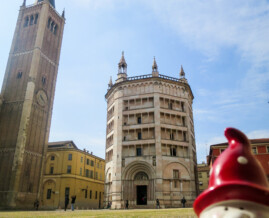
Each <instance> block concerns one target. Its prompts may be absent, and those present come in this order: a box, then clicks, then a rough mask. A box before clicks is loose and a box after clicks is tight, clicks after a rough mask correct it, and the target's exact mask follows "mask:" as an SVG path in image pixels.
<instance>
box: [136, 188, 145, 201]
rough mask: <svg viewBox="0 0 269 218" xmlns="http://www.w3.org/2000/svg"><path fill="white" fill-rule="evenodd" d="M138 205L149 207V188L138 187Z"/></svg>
mask: <svg viewBox="0 0 269 218" xmlns="http://www.w3.org/2000/svg"><path fill="white" fill-rule="evenodd" d="M136 196H137V199H136V202H137V205H147V186H146V185H141V186H136Z"/></svg>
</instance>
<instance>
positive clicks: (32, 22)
mask: <svg viewBox="0 0 269 218" xmlns="http://www.w3.org/2000/svg"><path fill="white" fill-rule="evenodd" d="M33 24H34V15H31V18H30V25H33Z"/></svg>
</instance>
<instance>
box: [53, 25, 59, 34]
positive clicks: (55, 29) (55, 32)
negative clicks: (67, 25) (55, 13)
mask: <svg viewBox="0 0 269 218" xmlns="http://www.w3.org/2000/svg"><path fill="white" fill-rule="evenodd" d="M57 30H58V26H57V25H55V27H54V32H53V33H54V35H57Z"/></svg>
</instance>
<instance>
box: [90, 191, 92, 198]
mask: <svg viewBox="0 0 269 218" xmlns="http://www.w3.org/2000/svg"><path fill="white" fill-rule="evenodd" d="M90 199H92V190H90Z"/></svg>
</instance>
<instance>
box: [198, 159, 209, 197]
mask: <svg viewBox="0 0 269 218" xmlns="http://www.w3.org/2000/svg"><path fill="white" fill-rule="evenodd" d="M197 170H198V180H199V192H200V193H202V192H203V191H204V190H206V189H207V187H208V183H209V166H208V165H207V164H206V163H204V162H203V163H201V164H197Z"/></svg>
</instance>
